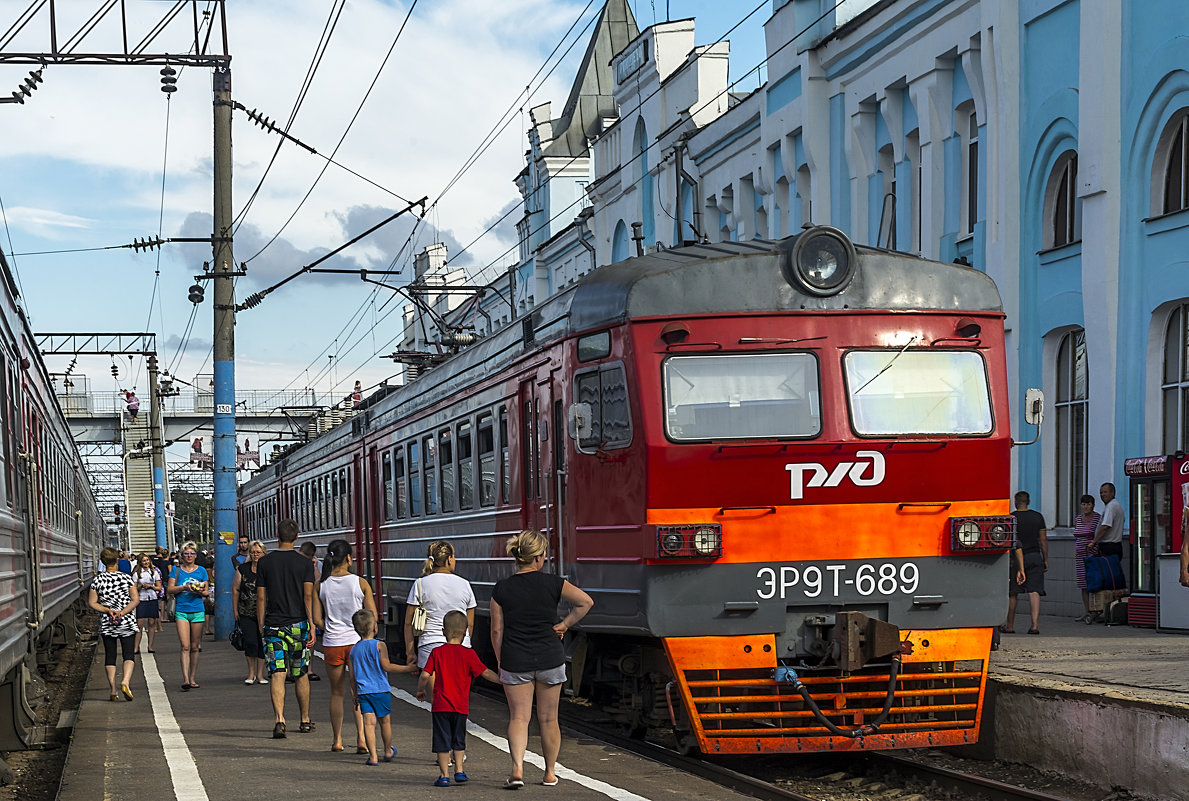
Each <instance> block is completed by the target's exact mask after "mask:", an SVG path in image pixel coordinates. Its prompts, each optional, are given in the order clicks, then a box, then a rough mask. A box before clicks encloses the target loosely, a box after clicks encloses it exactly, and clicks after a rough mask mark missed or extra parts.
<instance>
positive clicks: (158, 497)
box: [153, 466, 165, 548]
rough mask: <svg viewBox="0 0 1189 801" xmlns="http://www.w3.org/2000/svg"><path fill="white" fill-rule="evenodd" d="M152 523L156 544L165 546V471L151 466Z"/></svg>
mask: <svg viewBox="0 0 1189 801" xmlns="http://www.w3.org/2000/svg"><path fill="white" fill-rule="evenodd" d="M153 506H154V507H155V508H156V510H157V511H156V512H155V513H154V514H153V525H154V526H155V527H156V530H157V545H159V546H160V547H162V548H164V547H165V471H164V470H162V469H161V468H160V467H156V466H154V467H153Z"/></svg>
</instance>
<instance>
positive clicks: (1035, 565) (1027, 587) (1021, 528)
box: [999, 490, 1049, 634]
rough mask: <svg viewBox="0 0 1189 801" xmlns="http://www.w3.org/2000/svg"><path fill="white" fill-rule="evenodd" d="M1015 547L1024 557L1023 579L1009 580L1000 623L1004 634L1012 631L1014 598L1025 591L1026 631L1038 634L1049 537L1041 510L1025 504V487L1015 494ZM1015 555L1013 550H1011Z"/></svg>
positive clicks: (1028, 498) (1047, 563)
mask: <svg viewBox="0 0 1189 801" xmlns="http://www.w3.org/2000/svg"><path fill="white" fill-rule="evenodd" d="M1015 501H1016V510H1015V511H1014V512H1012V517H1014V518H1015V519H1016V549H1017V550H1019V551H1021V552H1022V553H1023V557H1024V570H1023V573H1024V582H1023V583H1022V584H1021V583H1019V582H1018V581H1011V582H1010V584H1009V589H1008V599H1007V623H1005V624H1004V625H1003V626H1002V627H1000V629H999V630H1000V631H1002V632H1004V633H1005V634H1014V633H1015V625H1014V624H1015V619H1016V600H1017V599H1018V598H1019V597H1020V594H1021V593H1027V595H1028V611H1029V613H1030V614H1031V616H1032V628H1030V629H1028V633H1029V634H1040V596H1042V595H1044V594H1045V571H1046V570H1048V569H1049V540H1048V537H1046V536H1045V529H1046V526H1045V519H1044V516H1043V515H1041V513H1040V512H1037V511H1034V510H1032V509H1029V508H1028V504H1029V503H1030V502H1031V501H1032V498H1031V496H1029V495H1028V493H1027V492H1025V491H1024V490H1020V491H1019V492H1017V493H1016V495H1015ZM1013 556H1014V554H1013Z"/></svg>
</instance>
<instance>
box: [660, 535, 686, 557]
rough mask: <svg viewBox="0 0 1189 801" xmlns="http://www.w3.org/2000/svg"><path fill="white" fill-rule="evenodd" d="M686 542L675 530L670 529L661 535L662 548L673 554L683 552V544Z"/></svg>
mask: <svg viewBox="0 0 1189 801" xmlns="http://www.w3.org/2000/svg"><path fill="white" fill-rule="evenodd" d="M684 544H685V543H684V541H683V540H682V537H681V535H680V534H678V533H677V532H675V531H670V532H669V533H668V534H665V535H663V536H662V537H661V550H662V551H664V552H665V553H667V554H671V555H673V556H677V555H678V554H680V553H681V546H682V545H684Z"/></svg>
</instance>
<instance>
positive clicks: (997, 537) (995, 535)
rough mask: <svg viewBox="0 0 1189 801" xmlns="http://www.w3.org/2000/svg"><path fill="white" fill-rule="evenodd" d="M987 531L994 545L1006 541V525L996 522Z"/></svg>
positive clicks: (1002, 543)
mask: <svg viewBox="0 0 1189 801" xmlns="http://www.w3.org/2000/svg"><path fill="white" fill-rule="evenodd" d="M988 533H989V534H990V536H991V542H993V543H995V544H996V545H1004V544H1005V543H1006V542H1007V526H1005V525H1003V524H1002V523H996V524H995V525H993V526H991V530H990V531H989V532H988Z"/></svg>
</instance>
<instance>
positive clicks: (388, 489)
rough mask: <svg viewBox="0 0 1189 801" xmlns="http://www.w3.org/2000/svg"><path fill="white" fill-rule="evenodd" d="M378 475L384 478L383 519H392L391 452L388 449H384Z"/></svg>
mask: <svg viewBox="0 0 1189 801" xmlns="http://www.w3.org/2000/svg"><path fill="white" fill-rule="evenodd" d="M380 475H381V476H382V477H383V479H384V492H383V494H384V500H383V507H384V519H385V520H391V519H392V454H391V453H390V452H389V451H384V458H383V464H382V466H381V467H380Z"/></svg>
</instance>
